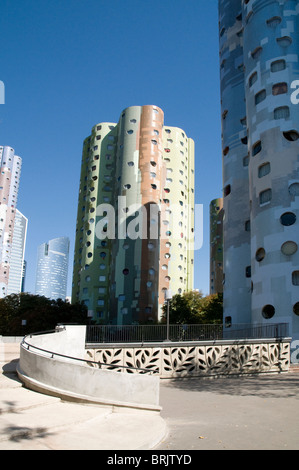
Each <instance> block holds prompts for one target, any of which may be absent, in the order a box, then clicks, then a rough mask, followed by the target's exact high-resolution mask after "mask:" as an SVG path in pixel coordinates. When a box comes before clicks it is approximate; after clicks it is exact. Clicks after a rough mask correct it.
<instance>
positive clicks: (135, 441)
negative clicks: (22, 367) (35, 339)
mask: <svg viewBox="0 0 299 470" xmlns="http://www.w3.org/2000/svg"><path fill="white" fill-rule="evenodd" d="M3 350H4V352H5V353H4V354H2V356H0V372H1V373H0V413H1V421H0V450H139V449H140V450H146V449H151V448H153V447H155V446H156V445H157V444H158V443H159V442H161V440H162V439H163V438H164V437H165V435H166V432H167V429H166V425H165V421H164V420H163V419H162V418H161V416H160V413H159V412H155V411H146V410H138V409H129V408H119V407H113V406H99V405H88V404H79V403H71V402H64V401H62V400H61V399H60V398H58V397H54V396H48V395H45V394H41V393H37V392H34V391H32V390H28V389H26V388H24V387H23V386H22V383H21V381H20V380H19V379H18V377H17V373H16V365H17V362H18V358H19V350H20V346H19V344H18V343H14V344H5V345H4V346H3Z"/></svg>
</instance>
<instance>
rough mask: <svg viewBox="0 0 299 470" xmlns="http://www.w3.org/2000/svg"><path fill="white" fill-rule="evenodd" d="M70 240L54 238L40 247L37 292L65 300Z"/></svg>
mask: <svg viewBox="0 0 299 470" xmlns="http://www.w3.org/2000/svg"><path fill="white" fill-rule="evenodd" d="M69 245H70V241H69V239H68V238H67V237H60V238H54V239H53V240H50V241H49V242H47V243H43V244H42V245H40V246H39V247H38V255H37V269H36V284H35V293H36V294H37V295H43V296H45V297H48V298H50V299H62V300H65V298H66V294H67V275H68V261H69Z"/></svg>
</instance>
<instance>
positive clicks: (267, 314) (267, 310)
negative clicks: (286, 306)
mask: <svg viewBox="0 0 299 470" xmlns="http://www.w3.org/2000/svg"><path fill="white" fill-rule="evenodd" d="M274 314H275V308H274V307H273V305H265V306H264V307H263V309H262V315H263V317H264V318H266V319H269V318H272V317H273V316H274Z"/></svg>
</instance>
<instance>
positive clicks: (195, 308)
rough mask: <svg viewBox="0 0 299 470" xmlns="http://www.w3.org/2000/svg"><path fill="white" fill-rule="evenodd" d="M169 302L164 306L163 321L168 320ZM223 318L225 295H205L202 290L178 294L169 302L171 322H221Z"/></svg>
mask: <svg viewBox="0 0 299 470" xmlns="http://www.w3.org/2000/svg"><path fill="white" fill-rule="evenodd" d="M166 318H167V304H165V305H164V306H163V317H162V323H165V322H166ZM222 318H223V296H222V294H212V295H207V296H206V297H204V296H203V294H202V292H200V291H189V292H185V293H184V294H182V295H181V294H176V295H174V296H173V297H172V299H171V300H170V302H169V323H171V324H176V323H180V324H189V325H191V324H197V323H205V324H214V323H215V324H217V323H218V324H221V323H222Z"/></svg>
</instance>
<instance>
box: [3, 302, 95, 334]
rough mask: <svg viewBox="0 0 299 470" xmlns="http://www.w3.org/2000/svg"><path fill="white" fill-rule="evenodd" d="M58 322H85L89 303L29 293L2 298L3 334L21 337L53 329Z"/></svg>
mask: <svg viewBox="0 0 299 470" xmlns="http://www.w3.org/2000/svg"><path fill="white" fill-rule="evenodd" d="M24 322H25V324H22V323H24ZM57 323H77V324H86V323H87V309H86V306H84V305H83V304H81V303H77V304H70V303H69V302H67V301H65V300H62V299H57V300H52V299H48V298H46V297H43V296H39V295H32V294H28V293H22V294H12V295H8V296H6V297H4V298H3V299H0V335H3V336H5V335H9V336H15V335H16V336H19V335H20V336H22V335H25V334H28V333H37V332H39V331H48V330H53V329H54V328H55V326H56V325H57Z"/></svg>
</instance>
